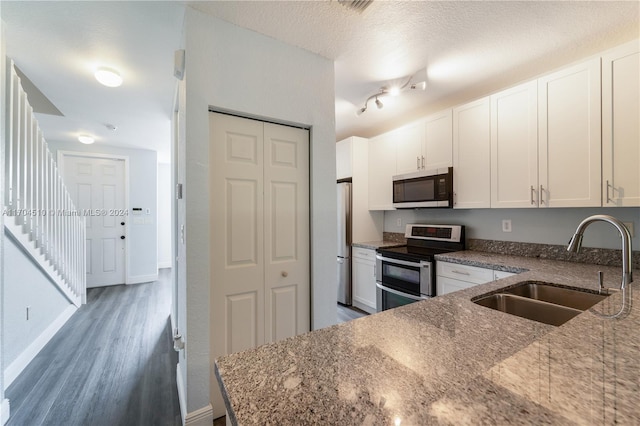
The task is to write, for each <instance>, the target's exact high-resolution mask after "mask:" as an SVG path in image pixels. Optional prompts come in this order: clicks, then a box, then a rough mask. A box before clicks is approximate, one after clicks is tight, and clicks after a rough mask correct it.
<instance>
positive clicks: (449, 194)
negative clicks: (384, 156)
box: [393, 167, 453, 209]
mask: <svg viewBox="0 0 640 426" xmlns="http://www.w3.org/2000/svg"><path fill="white" fill-rule="evenodd" d="M393 207H395V208H397V209H415V208H432V207H440V208H447V207H453V167H449V168H443V169H434V170H421V171H419V172H414V173H407V174H404V175H397V176H394V177H393Z"/></svg>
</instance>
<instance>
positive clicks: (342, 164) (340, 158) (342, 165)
mask: <svg viewBox="0 0 640 426" xmlns="http://www.w3.org/2000/svg"><path fill="white" fill-rule="evenodd" d="M351 139H352V138H348V139H344V140H341V141H340V142H338V143H337V144H336V179H337V180H340V179H345V178H350V177H352V176H353V170H352V168H351V163H352V158H351V151H352V149H351V147H352V142H351Z"/></svg>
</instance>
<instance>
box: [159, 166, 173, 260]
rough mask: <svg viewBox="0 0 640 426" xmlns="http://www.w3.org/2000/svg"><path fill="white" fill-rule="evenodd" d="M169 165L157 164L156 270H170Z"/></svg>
mask: <svg viewBox="0 0 640 426" xmlns="http://www.w3.org/2000/svg"><path fill="white" fill-rule="evenodd" d="M172 194H173V188H172V185H171V164H167V163H159V164H158V268H171V257H172V255H171V233H172V232H173V231H172V229H173V222H172V221H171V196H172Z"/></svg>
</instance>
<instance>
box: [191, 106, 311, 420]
mask: <svg viewBox="0 0 640 426" xmlns="http://www.w3.org/2000/svg"><path fill="white" fill-rule="evenodd" d="M209 132H210V138H211V144H210V168H209V173H210V179H211V194H210V195H211V199H210V206H211V208H210V211H211V217H210V224H211V228H210V229H211V231H210V232H211V318H210V322H211V358H212V359H215V358H218V357H220V356H222V355H226V354H229V353H232V352H238V351H242V350H244V349H249V348H253V347H256V346H258V345H261V344H263V343H265V342H272V341H276V340H280V339H284V338H286V337H290V336H294V335H296V334H300V333H304V332H306V331H309V326H310V297H309V292H310V278H309V277H310V274H309V270H310V269H309V264H310V262H309V132H308V131H307V130H302V129H297V128H292V127H288V126H280V125H275V124H269V123H263V122H260V121H257V120H250V119H245V118H240V117H233V116H228V115H224V114H216V113H211V114H210V119H209ZM190 191H191V192H189V193H188V194H187V196H189V194H191V195H190V196H197V192H196V189H194V188H191V189H190ZM210 382H211V390H212V392H211V402H212V405H213V410H214V417H218V416H221V415H223V414H224V412H225V411H224V410H225V408H224V403H223V401H222V396H221V394H220V392H219V390H218V385H217V381H216V379H215V377H214V376H213V372H212V375H211V378H210Z"/></svg>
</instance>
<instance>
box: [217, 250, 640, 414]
mask: <svg viewBox="0 0 640 426" xmlns="http://www.w3.org/2000/svg"><path fill="white" fill-rule="evenodd" d="M441 260H446V261H447V262H457V263H462V264H470V265H475V266H481V267H488V268H494V269H503V270H505V271H509V272H520V273H519V274H518V275H515V276H512V277H509V278H505V279H502V280H499V281H495V282H491V283H488V284H483V285H479V286H476V287H472V288H469V289H466V290H462V291H459V292H455V293H450V294H446V295H443V296H439V297H436V298H434V299H430V300H426V301H423V302H418V303H414V304H411V305H407V306H404V307H401V308H397V309H392V310H388V311H385V312H382V313H379V314H376V315H371V316H369V317H366V318H361V319H358V320H354V321H351V322H348V323H344V324H339V325H336V326H332V327H329V328H325V329H321V330H317V331H314V332H311V333H307V334H304V335H301V336H297V337H294V338H290V339H286V340H284V341H280V342H277V343H274V344H268V345H264V346H260V347H258V348H255V349H251V350H247V351H244V352H240V353H236V354H232V355H228V356H224V357H221V358H219V359H217V360H216V376H217V378H218V381H219V383H220V385H221V388H222V393H223V396H224V399H225V404H226V408H227V413H228V416H229V420H230V421H231V423H232V424H296V425H301V424H341V425H347V424H358V425H360V424H365V425H377V424H380V425H389V424H395V425H400V424H401V425H415V424H572V423H578V424H585V423H586V424H614V423H618V424H637V423H638V422H640V388H639V386H640V340H639V339H638V338H637V332H638V331H637V330H638V329H639V326H640V307H638V306H632V307H631V309H630V311H629V312H628V314H627V315H626V316H624V317H622V318H619V319H613V320H612V319H604V318H601V317H598V316H596V315H594V314H592V313H591V312H584V313H582V314H580V315H578V316H577V317H575V318H573V319H572V320H570V321H569V322H567V323H565V324H564V325H562V326H560V327H554V326H550V325H546V324H542V323H538V322H534V321H529V320H526V319H522V318H520V317H516V316H513V315H509V314H505V313H502V312H498V311H494V310H492V309H488V308H485V307H483V306H479V305H477V304H475V303H473V302H472V301H471V299H473V298H474V297H476V296H479V295H483V294H485V293H489V292H492V291H495V290H498V289H500V288H504V287H509V286H513V285H515V284H516V283H519V282H522V281H542V282H550V283H555V284H560V285H566V286H572V287H583V288H589V289H592V290H595V289H597V273H598V271H603V272H604V277H605V280H604V283H605V286H606V287H613V288H617V287H619V279H620V269H619V268H616V267H603V266H597V265H587V264H579V263H570V262H561V261H555V260H548V259H536V258H525V257H516V256H505V255H497V254H490V253H483V252H474V251H466V252H459V253H452V254H447V255H443V258H442V259H441ZM636 266H637V265H636ZM635 271H636V275H640V271H638V270H637V269H636V270H635ZM639 281H640V280H636V283H633V284H632V285H631V286H630V288H631V289H632V290H637V287H638V282H639ZM620 303H621V297H620V294H618V293H614V294H613V295H612V296H610V297H608V298H607V299H605V300H604V301H602V302H601V303H599V304H598V305H596V306H595V307H594V309H596V310H598V311H602V312H605V313H612V312H616V311H617V310H618V307H619V304H620Z"/></svg>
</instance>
